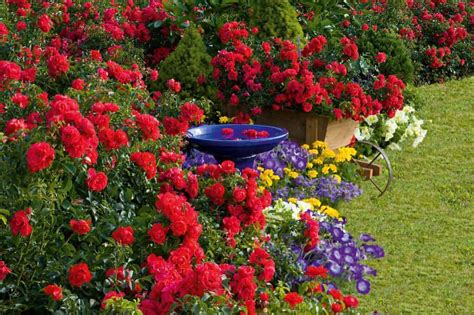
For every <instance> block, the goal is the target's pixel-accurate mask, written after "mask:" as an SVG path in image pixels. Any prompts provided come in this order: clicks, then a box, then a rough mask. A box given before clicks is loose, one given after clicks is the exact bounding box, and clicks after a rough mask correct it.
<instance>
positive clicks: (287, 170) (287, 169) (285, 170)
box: [283, 167, 291, 174]
mask: <svg viewBox="0 0 474 315" xmlns="http://www.w3.org/2000/svg"><path fill="white" fill-rule="evenodd" d="M283 171H284V172H285V174H288V173H289V172H291V169H289V168H288V167H285V168H284V169H283Z"/></svg>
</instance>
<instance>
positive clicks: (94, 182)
mask: <svg viewBox="0 0 474 315" xmlns="http://www.w3.org/2000/svg"><path fill="white" fill-rule="evenodd" d="M86 184H87V187H88V188H89V189H90V190H91V191H96V192H99V191H102V190H104V189H105V187H107V175H105V173H104V172H98V173H97V172H96V171H95V169H93V168H90V169H89V170H88V171H87V179H86Z"/></svg>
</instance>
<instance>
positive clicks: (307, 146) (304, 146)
mask: <svg viewBox="0 0 474 315" xmlns="http://www.w3.org/2000/svg"><path fill="white" fill-rule="evenodd" d="M301 147H302V148H303V149H305V150H308V149H309V145H307V144H303V145H302V146H301Z"/></svg>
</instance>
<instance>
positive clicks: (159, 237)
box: [148, 223, 168, 245]
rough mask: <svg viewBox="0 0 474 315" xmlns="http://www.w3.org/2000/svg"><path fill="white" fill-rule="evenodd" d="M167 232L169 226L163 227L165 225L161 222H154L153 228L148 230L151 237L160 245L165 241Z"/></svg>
mask: <svg viewBox="0 0 474 315" xmlns="http://www.w3.org/2000/svg"><path fill="white" fill-rule="evenodd" d="M166 233H168V228H165V227H163V225H161V224H159V223H155V224H153V225H152V227H151V229H149V230H148V236H150V239H151V240H152V241H153V242H154V243H155V244H158V245H161V244H164V243H165V241H166Z"/></svg>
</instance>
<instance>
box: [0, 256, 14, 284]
mask: <svg viewBox="0 0 474 315" xmlns="http://www.w3.org/2000/svg"><path fill="white" fill-rule="evenodd" d="M11 272H12V271H11V269H10V268H8V266H7V265H6V264H5V262H4V261H3V260H0V281H3V279H5V278H6V277H7V276H8V274H10V273H11Z"/></svg>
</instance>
